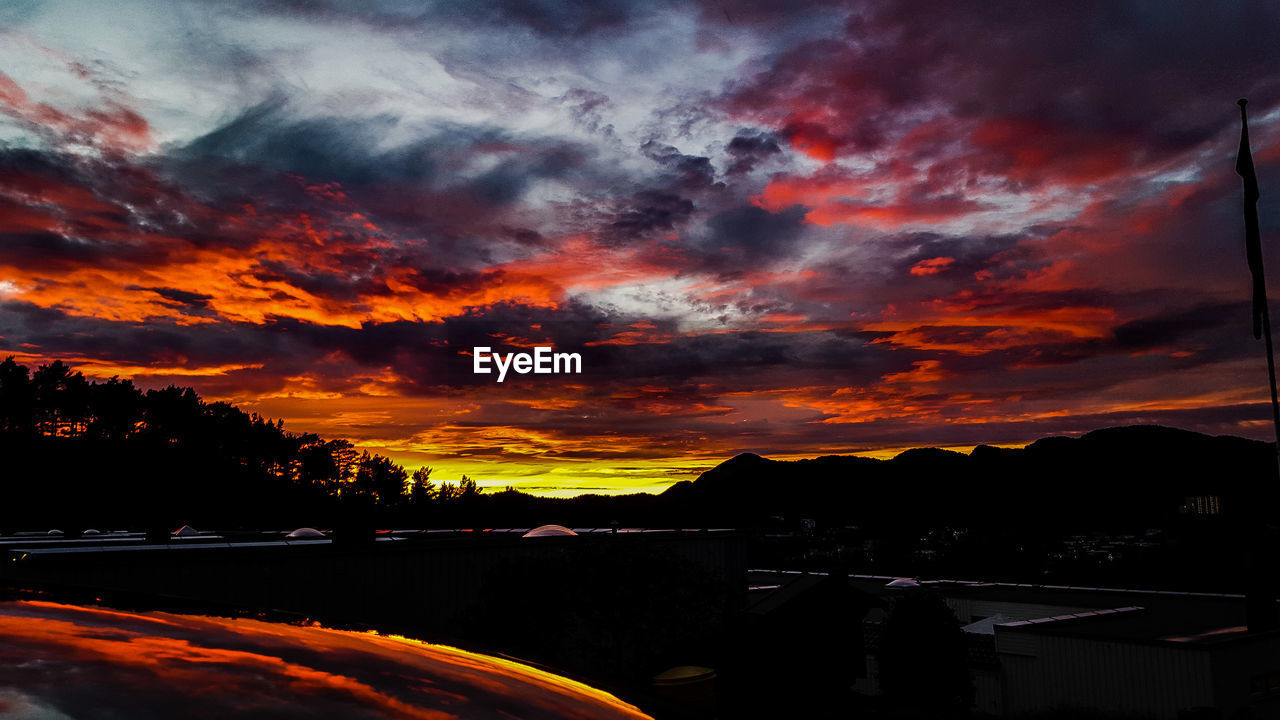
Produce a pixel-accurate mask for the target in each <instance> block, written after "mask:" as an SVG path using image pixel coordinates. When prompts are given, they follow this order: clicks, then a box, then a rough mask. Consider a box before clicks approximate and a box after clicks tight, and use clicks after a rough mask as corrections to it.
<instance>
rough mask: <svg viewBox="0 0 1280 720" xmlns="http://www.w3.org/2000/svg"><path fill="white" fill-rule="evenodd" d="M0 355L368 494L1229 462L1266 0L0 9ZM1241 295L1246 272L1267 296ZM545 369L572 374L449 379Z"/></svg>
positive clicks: (1262, 89)
mask: <svg viewBox="0 0 1280 720" xmlns="http://www.w3.org/2000/svg"><path fill="white" fill-rule="evenodd" d="M0 28H3V30H0V68H3V70H2V72H3V74H0V355H8V354H12V355H14V356H16V357H17V358H18V359H19V360H20V361H23V362H28V363H42V362H48V361H51V360H53V359H63V360H64V361H67V362H70V363H72V364H74V365H75V366H77V367H78V368H80V369H81V370H83V371H84V372H85V373H87V374H90V375H93V376H97V377H109V376H111V375H122V376H130V377H133V378H135V380H136V381H137V382H138V383H140V384H142V385H145V386H155V385H165V384H168V383H177V384H190V385H194V386H195V387H196V388H197V389H198V390H200V392H202V393H203V394H204V395H205V396H207V397H209V398H211V399H226V400H232V401H234V402H237V403H240V404H242V405H244V406H246V407H247V408H249V409H253V410H256V411H259V412H262V413H264V414H267V415H268V416H272V417H283V418H284V419H285V420H286V426H287V427H288V428H290V429H293V430H298V431H304V430H305V431H316V432H321V433H324V434H328V435H333V436H341V437H347V438H350V439H352V440H353V441H355V442H357V443H358V444H360V445H362V446H364V447H369V448H375V449H377V450H379V451H380V452H383V453H387V454H389V455H391V456H392V457H394V458H396V459H397V460H400V461H403V462H405V463H407V464H409V465H410V466H416V465H420V464H428V465H432V466H434V467H436V469H437V473H438V475H437V476H438V477H443V478H448V477H451V476H456V475H459V474H461V473H467V474H468V475H471V476H472V477H476V478H477V479H478V480H479V481H480V482H481V484H484V485H499V486H501V485H507V484H514V485H518V486H523V487H526V488H531V489H536V490H538V491H543V492H558V493H569V492H573V491H574V490H575V488H587V487H590V488H601V487H603V488H606V489H607V490H608V491H627V490H632V489H648V490H652V489H659V488H661V487H663V486H665V485H667V484H670V483H671V482H673V481H675V480H678V479H683V478H684V477H686V476H687V474H688V473H689V472H690V469H691V468H693V469H696V468H699V467H705V466H707V465H709V464H711V463H713V462H715V461H717V460H719V459H721V458H723V457H724V456H725V455H728V454H731V453H734V452H739V451H744V450H753V451H756V452H761V453H767V454H774V455H782V456H788V455H790V456H796V455H812V454H826V453H832V452H847V451H887V450H890V449H895V448H901V447H904V446H908V445H917V444H933V445H955V446H963V445H971V444H974V443H979V442H985V443H1021V442H1026V441H1029V440H1031V439H1034V438H1036V437H1039V436H1042V435H1046V434H1053V433H1061V432H1078V431H1082V430H1088V429H1092V428H1093V427H1096V426H1098V425H1104V424H1117V423H1127V422H1168V423H1172V424H1177V425H1181V426H1184V427H1189V428H1192V429H1198V430H1205V431H1209V432H1232V433H1239V434H1244V435H1249V436H1254V437H1260V438H1261V437H1267V433H1268V432H1269V430H1268V427H1267V425H1266V422H1267V420H1266V419H1267V417H1268V414H1267V409H1266V406H1265V403H1266V401H1267V394H1266V392H1265V389H1264V388H1263V387H1262V383H1263V382H1264V381H1265V377H1266V373H1265V367H1263V365H1264V361H1263V358H1262V356H1261V348H1260V347H1259V346H1258V345H1257V344H1256V343H1254V342H1253V341H1252V340H1251V339H1250V334H1249V330H1250V328H1249V307H1248V292H1249V288H1248V283H1249V275H1248V272H1247V271H1246V269H1245V262H1244V257H1243V243H1242V221H1241V219H1240V216H1239V212H1240V193H1241V191H1240V182H1239V178H1238V177H1237V176H1236V175H1235V174H1234V172H1233V164H1234V154H1235V149H1236V144H1237V142H1238V132H1239V130H1238V122H1239V116H1238V111H1237V108H1236V106H1235V100H1236V99H1237V98H1238V97H1241V96H1248V97H1249V98H1250V99H1251V103H1250V105H1249V109H1250V117H1251V120H1252V126H1251V128H1252V136H1253V148H1254V155H1255V161H1256V163H1257V165H1258V168H1259V172H1260V175H1261V184H1262V186H1263V201H1262V205H1261V208H1260V210H1261V215H1262V225H1263V227H1262V231H1263V237H1264V244H1265V243H1266V242H1268V240H1266V238H1268V237H1272V236H1274V235H1275V234H1276V232H1278V231H1280V219H1278V218H1280V191H1269V190H1268V189H1267V188H1272V189H1274V188H1280V69H1278V68H1280V10H1277V9H1276V8H1275V7H1274V6H1272V5H1270V4H1265V3H1243V4H1240V3H1237V4H1228V5H1213V6H1206V7H1196V8H1171V7H1169V6H1168V5H1167V4H1165V3H1155V2H1139V1H1136V0H1135V1H1130V2H1120V3H1114V2H1097V3H1085V4H1062V5H1054V6H1039V5H1037V6H1034V7H1032V6H1028V5H1026V4H1025V3H1017V2H1003V1H1002V2H990V3H984V4H982V5H981V6H973V7H956V6H954V4H947V3H936V2H926V1H924V0H920V1H918V2H916V1H912V2H887V1H883V2H882V1H880V0H865V1H861V2H858V1H854V0H850V1H849V2H821V3H811V4H807V5H806V6H804V7H797V6H796V5H795V4H794V3H783V2H772V1H763V2H755V1H751V2H746V1H743V2H739V1H730V2H714V3H712V2H706V3H698V4H693V5H690V4H683V3H670V2H660V3H635V2H607V3H576V2H574V3H552V2H498V3H480V4H458V3H434V2H430V3H403V2H396V1H392V0H386V1H379V2H371V3H360V4H355V5H353V4H351V3H343V2H314V3H297V2H275V1H271V0H261V1H252V0H244V1H242V2H236V3H202V2H194V0H184V1H182V2H176V3H160V2H147V1H145V0H134V1H133V2H127V3H119V4H113V8H112V9H111V10H110V11H107V10H106V9H105V8H103V7H100V6H99V5H97V4H92V3H81V2H73V1H65V2H64V1H59V0H47V1H46V2H36V3H26V4H22V5H20V6H12V7H8V8H3V9H0ZM1272 275H1273V277H1274V276H1275V275H1276V273H1272ZM536 345H554V346H555V347H556V348H557V349H559V350H563V351H571V352H579V353H581V355H582V358H583V370H584V372H583V373H582V374H581V375H556V376H551V375H541V376H539V375H512V376H510V377H509V378H508V379H506V380H505V381H504V382H503V383H501V384H498V383H497V382H495V380H494V379H493V378H492V377H487V376H483V375H474V374H472V373H471V371H470V367H471V365H470V363H471V356H470V354H469V353H470V352H471V348H472V347H475V346H491V347H493V348H495V349H503V350H505V351H518V350H522V349H524V350H527V349H528V348H531V347H533V346H536Z"/></svg>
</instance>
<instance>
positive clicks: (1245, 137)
mask: <svg viewBox="0 0 1280 720" xmlns="http://www.w3.org/2000/svg"><path fill="white" fill-rule="evenodd" d="M1248 103H1249V101H1248V100H1246V99H1245V98H1240V100H1239V101H1237V102H1236V104H1237V105H1239V106H1240V152H1239V154H1238V155H1237V157H1236V172H1237V173H1239V174H1240V177H1241V178H1243V179H1244V185H1245V193H1244V226H1245V230H1244V232H1245V252H1246V254H1247V255H1248V256H1249V269H1250V270H1251V271H1252V273H1253V312H1254V326H1253V327H1254V337H1257V336H1258V334H1259V331H1261V333H1260V334H1261V335H1262V337H1263V338H1264V339H1265V340H1266V347H1267V379H1268V380H1269V383H1268V384H1269V385H1270V388H1271V420H1272V423H1273V424H1274V425H1275V431H1276V447H1275V450H1276V457H1275V460H1276V463H1275V471H1276V478H1277V479H1280V398H1278V397H1277V394H1276V356H1275V351H1274V349H1273V347H1272V343H1271V312H1270V310H1269V309H1268V307H1267V306H1268V302H1267V281H1266V276H1265V274H1264V273H1263V268H1262V238H1261V233H1260V230H1259V227H1258V194H1259V193H1258V175H1257V172H1256V171H1255V170H1254V167H1253V153H1252V151H1251V150H1250V148H1249V117H1248V115H1247V114H1246V113H1245V105H1247V104H1248ZM1259 319H1260V320H1261V326H1259V323H1258V320H1259Z"/></svg>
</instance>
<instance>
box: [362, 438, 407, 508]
mask: <svg viewBox="0 0 1280 720" xmlns="http://www.w3.org/2000/svg"><path fill="white" fill-rule="evenodd" d="M408 481H409V476H408V474H407V473H405V471H404V468H402V467H400V466H399V465H396V464H395V463H393V462H391V461H390V460H388V459H387V458H385V457H383V456H381V455H370V454H369V451H367V450H366V451H365V452H364V453H363V454H361V455H360V460H358V461H357V462H356V476H355V481H354V482H353V483H352V485H353V488H354V490H355V491H356V493H359V494H365V495H368V496H370V497H372V499H373V500H374V502H376V503H381V504H383V505H388V506H393V505H399V504H401V503H402V502H404V499H405V489H406V485H407V483H408Z"/></svg>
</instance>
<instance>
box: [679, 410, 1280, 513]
mask: <svg viewBox="0 0 1280 720" xmlns="http://www.w3.org/2000/svg"><path fill="white" fill-rule="evenodd" d="M1274 457H1275V456H1274V454H1273V450H1272V446H1271V445H1269V444H1267V443H1262V442H1258V441H1254V440H1247V439H1244V438H1239V437H1233V436H1209V435H1204V434H1201V433H1196V432H1190V431H1187V430H1178V429H1174V428H1168V427H1159V426H1130V427H1115V428H1107V429H1103V430H1095V431H1093V432H1090V433H1088V434H1086V435H1083V436H1081V437H1078V438H1070V437H1048V438H1043V439H1041V440H1037V441H1036V442H1034V443H1031V444H1030V445H1028V446H1026V447H1023V448H1015V449H1004V448H996V447H991V446H986V445H980V446H978V447H976V448H974V450H973V451H972V452H970V453H969V454H967V455H966V454H964V453H958V452H952V451H947V450H940V449H937V448H919V449H914V450H908V451H906V452H904V453H902V454H900V455H898V456H897V457H895V458H893V459H890V460H876V459H872V458H865V457H856V456H834V455H833V456H827V457H819V458H815V459H811V460H797V461H777V460H770V459H768V458H763V457H760V456H759V455H755V454H751V453H745V454H742V455H738V456H737V457H734V458H732V459H730V460H727V461H725V462H723V463H721V464H720V465H718V466H716V467H715V468H713V469H711V470H708V471H707V472H705V473H703V474H702V475H701V476H699V477H698V479H697V480H695V481H692V482H688V481H686V482H682V483H678V484H677V485H675V486H673V487H671V488H669V489H668V490H667V491H666V492H664V493H663V494H662V499H663V501H664V503H663V504H664V505H668V506H669V507H673V508H676V507H678V508H680V509H681V511H682V512H683V513H687V514H688V516H689V517H698V518H702V519H704V522H714V521H716V520H721V521H724V522H735V521H736V522H738V523H741V522H743V521H748V522H755V521H764V520H766V519H767V518H768V517H769V516H775V515H786V516H790V517H793V518H794V517H795V516H797V515H800V516H804V517H812V518H814V519H816V520H819V521H822V522H824V524H840V523H857V524H859V525H862V526H864V527H868V528H875V527H885V526H891V525H895V524H903V523H905V524H908V525H911V526H917V525H919V526H934V525H941V524H953V525H964V526H967V525H974V524H992V523H994V524H1003V525H1007V526H1009V527H1011V528H1013V527H1026V526H1041V527H1043V526H1046V525H1050V526H1062V527H1068V526H1069V527H1081V528H1084V527H1118V526H1130V527H1142V526H1145V525H1157V524H1160V523H1162V522H1166V521H1168V520H1169V519H1170V518H1173V517H1175V516H1177V515H1178V514H1179V509H1180V507H1181V506H1182V505H1183V503H1184V501H1185V500H1186V498H1188V497H1194V496H1216V497H1218V498H1220V501H1221V505H1222V508H1223V510H1224V512H1225V513H1228V514H1230V515H1234V516H1237V517H1242V518H1243V517H1247V516H1249V515H1251V514H1253V513H1258V512H1264V511H1265V509H1267V508H1270V509H1275V508H1277V507H1280V506H1278V505H1277V501H1280V487H1278V485H1280V484H1278V483H1277V482H1276V481H1275V470H1274V463H1275V460H1274Z"/></svg>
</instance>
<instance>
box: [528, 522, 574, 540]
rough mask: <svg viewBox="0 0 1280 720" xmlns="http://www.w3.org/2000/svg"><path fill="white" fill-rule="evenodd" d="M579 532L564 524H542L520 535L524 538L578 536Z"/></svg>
mask: <svg viewBox="0 0 1280 720" xmlns="http://www.w3.org/2000/svg"><path fill="white" fill-rule="evenodd" d="M577 534H578V533H576V532H574V531H572V530H570V529H569V528H567V527H565V526H563V525H540V526H538V527H536V528H534V529H532V530H530V531H529V532H527V533H525V534H524V535H521V536H520V537H522V538H534V537H568V536H570V535H573V536H576V535H577Z"/></svg>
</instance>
